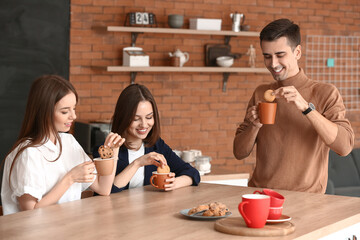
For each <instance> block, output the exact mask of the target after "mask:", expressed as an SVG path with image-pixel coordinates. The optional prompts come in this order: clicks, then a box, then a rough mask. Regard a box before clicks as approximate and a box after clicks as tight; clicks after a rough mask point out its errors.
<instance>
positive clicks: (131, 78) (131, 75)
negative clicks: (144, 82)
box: [130, 72, 137, 84]
mask: <svg viewBox="0 0 360 240" xmlns="http://www.w3.org/2000/svg"><path fill="white" fill-rule="evenodd" d="M136 74H137V72H130V84H134V83H135V79H136Z"/></svg>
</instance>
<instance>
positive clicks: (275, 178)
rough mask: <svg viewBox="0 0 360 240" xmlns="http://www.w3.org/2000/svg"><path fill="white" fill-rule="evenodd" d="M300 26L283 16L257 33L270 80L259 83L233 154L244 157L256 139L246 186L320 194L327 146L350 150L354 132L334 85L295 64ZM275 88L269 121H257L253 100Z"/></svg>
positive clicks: (343, 152)
mask: <svg viewBox="0 0 360 240" xmlns="http://www.w3.org/2000/svg"><path fill="white" fill-rule="evenodd" d="M300 40H301V36H300V28H299V26H298V25H297V24H294V23H293V22H292V21H290V20H288V19H279V20H275V21H273V22H271V23H270V24H268V25H267V26H266V27H265V28H264V29H263V30H262V31H261V33H260V45H261V49H262V52H263V56H264V63H265V66H266V68H267V69H268V70H269V72H270V73H271V74H272V76H273V78H274V79H275V82H273V83H271V84H266V85H260V86H258V87H257V88H256V89H255V91H254V93H253V95H252V97H251V99H250V101H249V104H248V107H247V112H246V115H245V118H244V122H243V123H241V124H240V125H239V127H238V128H237V131H236V136H235V139H234V149H233V150H234V155H235V157H236V158H237V159H243V158H246V157H248V156H249V154H250V153H251V151H252V149H253V147H254V145H255V143H256V144H257V149H256V166H255V169H254V172H253V175H252V177H251V179H250V181H249V186H250V187H262V188H277V189H286V190H293V191H303V192H314V193H325V190H326V185H327V179H328V158H329V149H332V150H333V151H335V152H336V153H338V154H339V155H342V156H345V155H347V154H349V153H350V152H351V150H352V148H353V145H354V132H353V130H352V128H351V125H350V122H349V121H348V120H347V119H346V118H345V111H346V110H345V106H344V104H343V101H342V98H341V96H340V93H339V91H338V90H337V88H336V87H335V86H333V85H332V84H328V83H321V82H317V81H313V80H311V79H309V78H308V77H307V76H306V75H305V73H304V71H303V69H301V68H299V66H298V60H299V59H300V57H301V46H300ZM268 89H272V90H273V91H274V95H275V97H276V100H275V101H276V102H277V113H276V119H275V124H274V125H263V124H261V123H260V121H259V115H258V103H259V102H262V101H264V99H263V96H264V92H265V91H266V90H268Z"/></svg>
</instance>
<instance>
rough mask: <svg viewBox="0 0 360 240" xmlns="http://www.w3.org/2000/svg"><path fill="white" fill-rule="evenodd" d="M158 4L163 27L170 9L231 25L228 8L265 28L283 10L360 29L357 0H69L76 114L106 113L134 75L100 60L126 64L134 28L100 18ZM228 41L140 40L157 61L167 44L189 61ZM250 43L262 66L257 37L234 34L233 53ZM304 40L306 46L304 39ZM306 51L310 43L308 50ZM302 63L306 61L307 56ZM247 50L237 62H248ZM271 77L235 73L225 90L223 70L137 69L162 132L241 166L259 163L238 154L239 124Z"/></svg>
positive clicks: (355, 116)
mask: <svg viewBox="0 0 360 240" xmlns="http://www.w3.org/2000/svg"><path fill="white" fill-rule="evenodd" d="M135 11H140V12H145V11H146V12H152V13H154V14H156V18H157V22H158V24H159V27H168V25H167V15H169V14H182V15H184V16H185V25H184V28H188V26H189V18H193V17H203V18H221V19H222V21H223V23H222V29H223V30H231V19H230V17H229V13H232V12H235V11H238V12H241V13H244V14H245V16H246V19H245V24H249V25H250V26H251V29H250V30H251V31H260V30H261V29H262V28H263V27H264V26H265V25H266V24H267V23H268V22H270V21H272V20H275V19H277V18H283V17H284V18H290V19H292V20H293V21H295V22H296V23H298V24H299V25H300V27H301V29H302V35H303V39H305V36H306V35H307V34H323V35H345V36H348V35H360V2H359V1H358V0H344V1H332V0H315V1H313V0H303V1H298V0H289V1H266V0H258V1H253V0H243V1H234V0H202V1H198V0H180V1H170V0H168V1H164V0H163V1H161V0H133V1H114V0H71V30H70V35H71V39H70V42H71V44H70V81H71V82H72V83H73V84H74V85H75V87H76V89H77V90H78V93H79V96H80V101H79V105H78V107H77V115H78V119H80V120H85V121H99V120H100V121H106V120H109V119H110V118H111V116H112V113H113V110H114V107H115V103H116V100H117V97H118V96H119V94H120V92H121V90H122V89H124V88H125V87H126V86H127V85H128V84H129V83H130V77H129V73H108V72H106V71H105V70H104V69H105V68H101V67H106V66H109V65H122V49H123V48H124V47H128V46H130V45H131V35H130V33H120V32H106V31H102V30H100V29H99V28H97V27H98V26H110V25H111V26H123V24H124V21H125V16H126V13H128V12H135ZM210 43H212V44H223V43H224V37H222V36H208V35H195V36H192V35H177V34H150V33H145V34H140V35H139V37H138V39H137V42H136V46H139V47H142V48H143V49H144V50H145V52H146V53H147V54H149V55H150V64H151V65H152V66H166V65H169V58H168V52H173V51H175V50H176V49H177V48H179V49H181V50H182V51H186V52H188V53H189V54H190V60H189V62H188V63H186V65H185V66H203V65H204V58H205V54H204V46H205V44H210ZM250 44H253V45H254V46H255V48H256V50H257V59H256V66H257V67H263V63H262V56H261V50H260V48H259V41H258V38H256V37H246V38H242V37H237V38H232V39H231V40H230V45H231V46H232V52H233V53H243V54H244V53H246V51H247V49H248V47H249V46H250ZM305 47H306V46H305ZM304 52H305V51H304ZM305 57H306V56H304V55H303V59H302V60H301V62H300V65H301V66H303V67H305V65H304V63H305V61H304V58H305ZM247 61H248V57H247V56H242V57H241V58H240V59H237V60H236V61H235V64H234V66H238V67H246V66H247ZM270 81H273V79H272V77H271V76H270V75H269V74H253V73H248V74H242V73H238V74H231V75H230V77H229V82H228V85H227V91H226V92H223V91H222V74H221V73H138V74H137V77H136V82H138V83H141V84H145V85H146V86H147V87H148V88H149V89H150V90H151V91H152V93H153V95H154V97H155V99H156V101H157V103H158V107H159V111H160V115H161V126H162V137H163V138H164V139H165V141H166V142H167V143H168V144H169V145H170V146H171V147H172V148H173V149H179V150H184V149H200V150H202V152H203V154H204V155H209V156H211V157H212V158H213V161H212V164H213V165H221V166H223V167H225V168H228V169H233V170H236V171H238V172H249V173H251V171H252V170H253V167H254V157H255V154H254V153H253V154H251V156H249V157H248V158H247V159H244V160H241V161H239V160H236V159H235V158H234V157H233V154H232V142H233V137H234V132H235V129H236V126H237V124H238V123H240V122H241V121H242V120H243V118H244V114H245V108H246V106H247V102H248V100H249V98H250V96H251V94H252V92H253V90H254V88H255V87H256V86H257V85H259V84H260V83H262V82H270ZM348 117H349V119H350V120H351V122H352V125H353V127H354V130H355V133H356V135H357V137H356V146H357V147H359V146H360V136H359V134H358V133H359V132H360V117H359V113H358V112H351V113H349V114H348Z"/></svg>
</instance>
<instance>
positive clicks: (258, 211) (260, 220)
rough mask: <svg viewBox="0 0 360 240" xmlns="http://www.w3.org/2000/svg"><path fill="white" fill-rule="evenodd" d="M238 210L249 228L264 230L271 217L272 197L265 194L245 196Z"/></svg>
mask: <svg viewBox="0 0 360 240" xmlns="http://www.w3.org/2000/svg"><path fill="white" fill-rule="evenodd" d="M238 208H239V212H240V214H241V216H242V217H243V218H244V220H245V223H246V226H247V227H249V228H263V227H264V226H265V224H266V220H267V218H268V215H269V208H270V197H269V196H267V195H263V194H245V195H243V196H242V202H241V203H240V204H239V206H238Z"/></svg>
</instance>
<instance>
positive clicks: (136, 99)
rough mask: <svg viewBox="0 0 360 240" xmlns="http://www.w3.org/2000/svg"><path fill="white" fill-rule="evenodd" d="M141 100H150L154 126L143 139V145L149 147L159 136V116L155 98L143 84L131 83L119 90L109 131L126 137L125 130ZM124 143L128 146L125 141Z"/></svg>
mask: <svg viewBox="0 0 360 240" xmlns="http://www.w3.org/2000/svg"><path fill="white" fill-rule="evenodd" d="M141 101H148V102H150V103H151V105H152V108H153V117H154V126H153V127H152V129H151V131H150V132H149V134H148V135H147V137H146V138H145V140H144V142H145V145H146V146H147V147H151V146H154V145H155V143H156V141H157V140H158V139H159V137H160V118H159V111H158V109H157V106H156V102H155V99H154V97H153V96H152V94H151V93H150V91H149V89H147V88H146V87H145V86H144V85H140V84H131V85H129V86H127V87H126V88H125V89H124V90H123V91H122V92H121V94H120V96H119V98H118V101H117V103H116V107H115V112H114V115H113V117H112V128H111V131H112V132H115V133H118V134H120V135H121V136H122V137H125V138H126V130H127V129H128V128H129V126H130V125H131V123H132V122H133V120H134V118H135V114H136V110H137V107H138V105H139V103H140V102H141ZM125 145H126V146H129V145H128V144H127V143H126V142H125Z"/></svg>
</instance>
